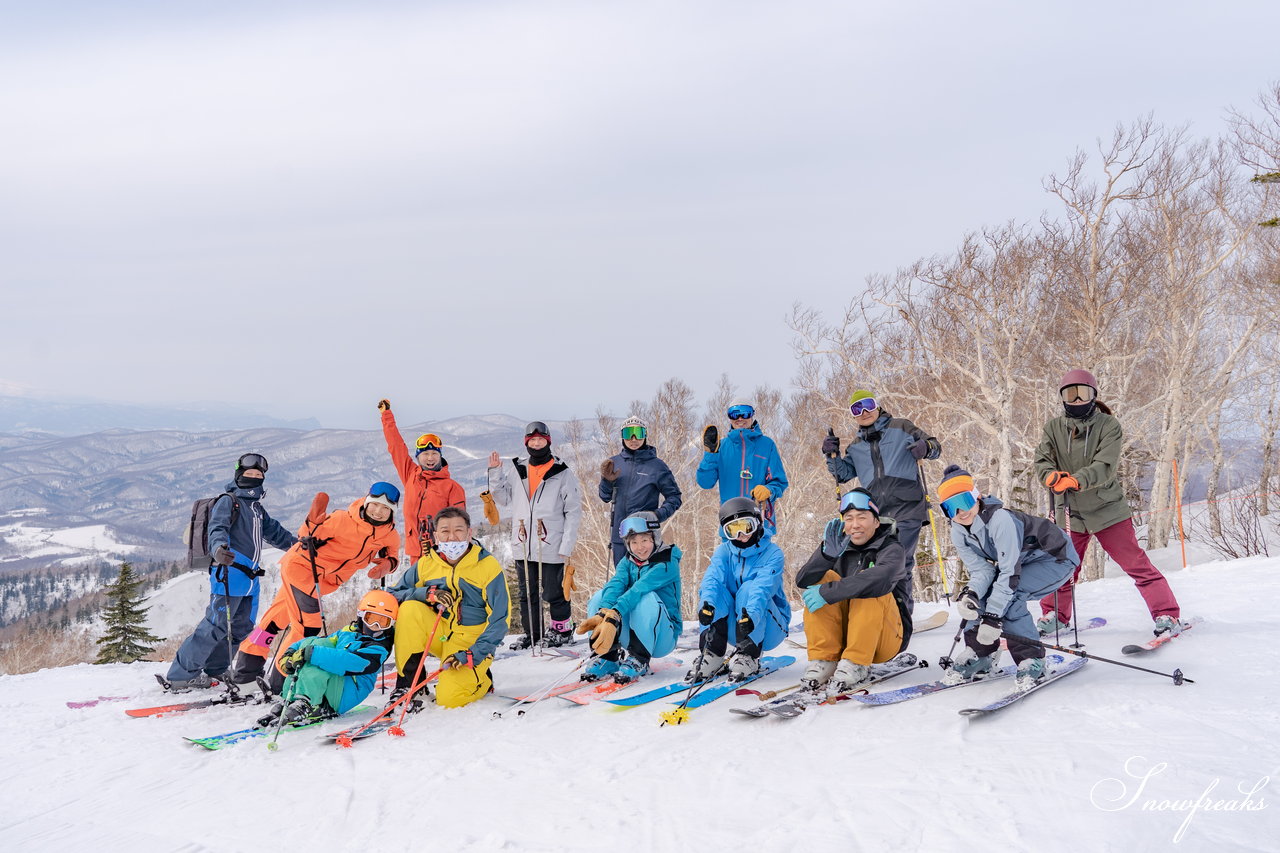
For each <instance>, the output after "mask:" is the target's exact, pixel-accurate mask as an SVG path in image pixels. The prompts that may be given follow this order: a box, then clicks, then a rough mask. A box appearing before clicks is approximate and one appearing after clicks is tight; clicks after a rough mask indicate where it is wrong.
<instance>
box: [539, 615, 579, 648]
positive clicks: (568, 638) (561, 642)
mask: <svg viewBox="0 0 1280 853" xmlns="http://www.w3.org/2000/svg"><path fill="white" fill-rule="evenodd" d="M572 642H573V622H572V620H569V619H565V620H564V621H562V622H561V621H557V620H555V619H552V620H551V627H550V628H548V629H547V631H546V633H545V634H543V635H542V645H544V646H546V647H547V648H549V649H554V648H558V647H560V646H567V645H569V644H570V643H572Z"/></svg>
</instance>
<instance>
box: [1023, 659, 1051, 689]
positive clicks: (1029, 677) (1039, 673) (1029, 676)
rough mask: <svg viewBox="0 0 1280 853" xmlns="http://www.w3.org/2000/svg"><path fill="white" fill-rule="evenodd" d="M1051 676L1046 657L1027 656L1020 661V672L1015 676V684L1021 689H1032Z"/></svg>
mask: <svg viewBox="0 0 1280 853" xmlns="http://www.w3.org/2000/svg"><path fill="white" fill-rule="evenodd" d="M1048 677H1049V671H1048V670H1047V669H1046V668H1045V662H1044V658H1026V659H1025V660H1022V661H1019V663H1018V674H1017V676H1016V677H1015V678H1014V686H1015V687H1017V688H1018V689H1019V690H1030V689H1031V688H1032V687H1035V686H1036V684H1038V683H1039V682H1041V681H1044V680H1045V679H1046V678H1048Z"/></svg>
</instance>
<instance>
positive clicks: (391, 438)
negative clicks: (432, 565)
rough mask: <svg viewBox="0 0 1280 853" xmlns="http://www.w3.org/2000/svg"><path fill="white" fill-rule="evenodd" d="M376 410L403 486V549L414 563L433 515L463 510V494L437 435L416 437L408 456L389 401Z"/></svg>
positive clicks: (428, 539) (428, 537)
mask: <svg viewBox="0 0 1280 853" xmlns="http://www.w3.org/2000/svg"><path fill="white" fill-rule="evenodd" d="M378 410H379V411H380V412H382V436H383V438H385V439H386V440H387V452H388V453H390V454H391V461H392V462H393V463H394V464H395V466H396V473H397V474H399V475H400V483H401V484H402V485H403V486H404V506H403V508H402V510H403V515H404V552H405V554H406V555H407V556H408V557H409V560H410V561H411V562H417V560H418V558H419V557H421V556H422V555H423V554H425V553H426V552H427V551H428V550H429V549H430V548H431V543H432V541H433V539H432V535H433V534H432V531H433V529H434V527H433V519H435V517H436V514H437V513H439V512H440V510H442V509H444V508H445V507H447V506H456V507H458V508H459V509H466V508H467V493H466V491H465V490H464V489H463V488H462V485H461V484H460V483H458V482H457V481H456V480H454V479H453V477H451V476H450V475H449V463H448V462H447V461H446V460H445V458H444V456H443V452H444V443H443V442H442V441H441V440H440V436H438V435H436V434H435V433H432V432H428V433H425V434H423V435H420V436H418V440H417V442H415V446H414V450H413V455H412V456H410V455H409V448H408V446H407V445H406V444H405V441H404V438H402V437H401V435H400V429H399V428H398V427H397V426H396V418H395V415H393V414H391V401H390V400H379V401H378Z"/></svg>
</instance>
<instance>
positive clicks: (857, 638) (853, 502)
mask: <svg viewBox="0 0 1280 853" xmlns="http://www.w3.org/2000/svg"><path fill="white" fill-rule="evenodd" d="M837 524H838V525H839V528H838V529H836V526H837ZM833 533H834V534H836V536H837V537H838V541H839V545H838V548H833V547H831V545H830V544H829V543H828V542H827V540H828V539H830V538H831V534H833ZM832 552H835V556H832ZM907 578H908V575H907V556H906V554H905V553H904V551H903V548H902V545H901V543H899V542H898V537H897V536H896V535H895V534H894V525H893V520H892V519H889V518H885V519H883V520H882V519H881V517H880V508H879V507H878V506H877V505H876V502H875V500H874V499H873V498H872V497H871V493H870V492H868V491H867V490H866V489H862V488H856V489H851V490H850V491H848V492H845V493H844V495H843V496H842V497H841V498H840V518H839V519H838V521H837V522H834V523H832V524H830V525H828V530H827V533H826V535H825V536H824V541H823V543H822V544H819V546H818V548H817V550H815V551H814V552H813V556H811V557H810V558H809V560H808V561H807V562H806V563H805V564H804V566H802V567H801V568H800V570H799V571H798V572H796V586H798V587H800V589H801V590H802V595H801V598H802V600H803V602H804V606H805V610H804V630H805V636H806V637H807V639H808V647H809V665H808V667H807V668H806V669H805V671H804V675H803V676H801V679H800V682H801V684H803V685H804V687H805V688H806V689H808V690H810V691H820V690H823V689H825V690H826V692H827V693H828V694H829V695H832V696H835V695H838V694H841V693H847V692H849V691H850V690H854V689H856V688H857V687H858V685H860V684H862V683H863V682H865V681H867V680H869V679H870V677H871V664H873V663H884V662H885V661H889V660H892V659H893V658H895V657H896V656H898V655H899V654H901V653H902V652H904V651H906V648H907V644H908V643H909V642H910V641H911V588H910V586H909V585H908V583H907Z"/></svg>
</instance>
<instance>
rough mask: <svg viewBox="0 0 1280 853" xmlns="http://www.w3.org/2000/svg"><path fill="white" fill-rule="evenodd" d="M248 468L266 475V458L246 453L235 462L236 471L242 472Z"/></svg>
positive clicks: (258, 454)
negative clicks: (255, 469)
mask: <svg viewBox="0 0 1280 853" xmlns="http://www.w3.org/2000/svg"><path fill="white" fill-rule="evenodd" d="M248 468H257V469H258V470H259V471H261V472H262V473H264V474H265V473H267V457H265V456H263V455H262V454H261V453H246V454H245V455H243V456H241V457H240V459H239V460H238V461H237V462H236V469H237V470H239V471H244V470H245V469H248Z"/></svg>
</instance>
